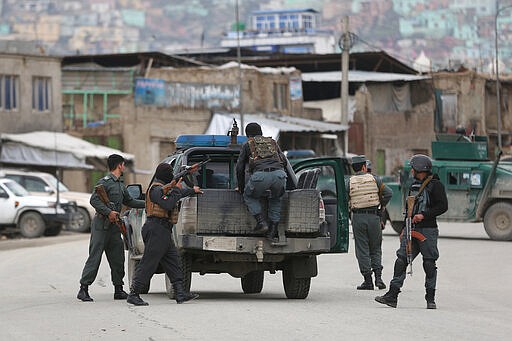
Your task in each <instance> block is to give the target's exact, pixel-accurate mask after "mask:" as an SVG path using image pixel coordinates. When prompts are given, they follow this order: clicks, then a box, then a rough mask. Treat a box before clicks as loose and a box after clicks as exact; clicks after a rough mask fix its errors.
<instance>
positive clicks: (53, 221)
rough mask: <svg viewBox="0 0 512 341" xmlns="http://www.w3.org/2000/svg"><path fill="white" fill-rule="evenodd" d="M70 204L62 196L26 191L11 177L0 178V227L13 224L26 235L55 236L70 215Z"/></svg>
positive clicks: (13, 226)
mask: <svg viewBox="0 0 512 341" xmlns="http://www.w3.org/2000/svg"><path fill="white" fill-rule="evenodd" d="M73 214H74V207H73V205H72V204H70V203H69V202H68V201H67V200H65V199H63V200H62V202H61V203H60V204H59V205H57V202H56V200H55V198H52V197H42V196H33V195H30V194H29V193H28V192H27V190H25V189H24V188H23V187H22V186H21V185H20V184H18V183H17V182H16V181H14V180H11V179H5V178H3V179H0V229H1V230H4V229H8V228H14V229H17V230H19V232H20V233H21V235H22V236H23V237H26V238H37V237H41V236H42V235H47V236H55V235H58V234H59V233H60V231H61V229H62V225H63V224H64V223H66V222H68V221H69V220H70V219H72V216H73Z"/></svg>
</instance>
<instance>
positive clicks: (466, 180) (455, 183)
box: [446, 169, 472, 189]
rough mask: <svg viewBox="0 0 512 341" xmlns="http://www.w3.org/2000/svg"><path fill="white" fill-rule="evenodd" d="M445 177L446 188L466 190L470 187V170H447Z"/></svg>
mask: <svg viewBox="0 0 512 341" xmlns="http://www.w3.org/2000/svg"><path fill="white" fill-rule="evenodd" d="M446 177H447V178H446V180H447V184H448V188H453V189H468V188H469V187H470V185H471V180H472V179H471V170H470V169H447V170H446Z"/></svg>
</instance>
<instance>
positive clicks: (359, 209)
mask: <svg viewBox="0 0 512 341" xmlns="http://www.w3.org/2000/svg"><path fill="white" fill-rule="evenodd" d="M368 162H369V160H367V159H366V157H365V156H364V155H358V156H354V157H353V158H352V169H354V171H355V172H356V174H355V175H353V176H352V177H351V178H350V179H348V180H347V181H346V188H347V194H348V197H349V202H350V209H351V211H352V231H353V233H354V239H355V249H356V258H357V262H358V265H359V271H360V272H361V274H362V275H363V277H364V282H363V283H362V284H361V285H359V286H358V287H357V290H373V282H372V271H373V272H374V273H375V285H376V286H377V288H379V289H385V288H386V284H384V282H383V281H382V229H381V224H380V223H381V218H380V216H381V208H382V207H384V206H385V205H386V204H387V203H388V202H389V200H390V199H391V196H392V195H393V192H392V191H391V189H390V188H389V187H388V186H386V185H385V184H384V183H383V182H382V180H381V179H380V178H379V177H377V176H374V175H372V174H370V173H369V172H368Z"/></svg>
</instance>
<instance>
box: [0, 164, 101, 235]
mask: <svg viewBox="0 0 512 341" xmlns="http://www.w3.org/2000/svg"><path fill="white" fill-rule="evenodd" d="M0 177H5V178H8V179H12V180H14V181H16V182H17V183H19V184H20V185H21V186H23V187H24V188H25V189H26V190H27V191H29V192H30V194H33V195H45V196H46V195H51V196H52V197H54V198H55V197H56V196H57V185H58V186H59V200H60V199H65V200H68V201H74V202H76V206H77V207H76V215H75V218H74V219H73V220H72V222H71V223H70V224H68V225H66V228H67V229H68V230H70V231H74V232H87V231H89V229H90V225H91V219H92V217H93V216H94V214H95V213H96V211H95V210H94V207H92V206H91V204H90V203H89V200H90V198H91V194H90V193H84V192H73V191H70V190H69V189H68V188H67V187H66V186H65V185H64V184H63V183H62V182H60V181H58V180H57V178H56V177H55V176H53V175H52V174H49V173H44V172H30V171H23V170H15V169H6V168H5V169H1V170H0Z"/></svg>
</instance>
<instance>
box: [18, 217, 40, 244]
mask: <svg viewBox="0 0 512 341" xmlns="http://www.w3.org/2000/svg"><path fill="white" fill-rule="evenodd" d="M18 227H19V229H20V232H21V235H22V236H23V237H25V238H38V237H41V236H42V235H43V234H44V230H45V229H46V225H45V223H44V220H43V217H41V215H40V214H39V213H36V212H27V213H25V214H23V215H22V216H21V218H20V220H19V221H18Z"/></svg>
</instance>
